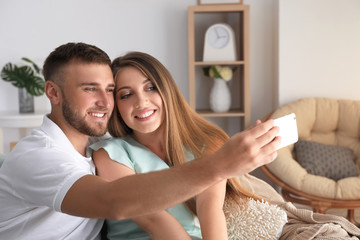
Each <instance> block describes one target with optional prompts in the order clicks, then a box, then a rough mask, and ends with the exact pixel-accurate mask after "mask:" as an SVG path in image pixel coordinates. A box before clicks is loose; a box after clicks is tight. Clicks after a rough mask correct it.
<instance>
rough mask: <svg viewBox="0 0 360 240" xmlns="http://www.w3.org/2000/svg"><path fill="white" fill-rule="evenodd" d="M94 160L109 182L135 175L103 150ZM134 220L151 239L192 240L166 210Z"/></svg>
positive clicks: (99, 151)
mask: <svg viewBox="0 0 360 240" xmlns="http://www.w3.org/2000/svg"><path fill="white" fill-rule="evenodd" d="M93 160H94V162H95V165H96V171H97V175H98V176H100V177H102V178H104V179H106V180H108V181H114V180H117V179H119V178H121V177H125V176H128V175H133V174H135V172H134V171H133V170H132V169H130V168H128V167H126V166H125V165H123V164H120V163H118V162H115V161H113V160H112V159H110V157H109V155H108V154H107V152H106V151H105V150H104V149H103V148H101V149H99V150H98V151H94V153H93ZM125 194H126V193H125ZM132 220H133V221H134V222H135V223H136V224H138V225H139V227H141V228H142V229H143V230H144V231H146V232H147V233H148V234H149V236H150V237H151V239H154V240H168V239H173V240H191V237H190V236H189V234H188V233H187V232H186V231H185V229H184V228H183V226H182V225H181V224H180V223H179V222H178V221H177V220H176V219H175V218H174V217H173V216H172V215H171V214H169V213H168V212H166V211H165V210H163V211H160V212H157V213H153V214H148V215H143V216H139V217H136V218H133V219H132Z"/></svg>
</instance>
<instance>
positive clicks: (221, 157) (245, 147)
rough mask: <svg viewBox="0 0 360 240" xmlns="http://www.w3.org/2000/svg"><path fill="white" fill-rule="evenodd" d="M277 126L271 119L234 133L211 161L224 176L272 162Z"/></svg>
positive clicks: (240, 173) (275, 153) (246, 171)
mask: <svg viewBox="0 0 360 240" xmlns="http://www.w3.org/2000/svg"><path fill="white" fill-rule="evenodd" d="M278 132H279V128H278V127H276V126H274V121H273V120H272V119H270V120H268V121H266V122H264V123H261V122H260V121H257V122H256V124H255V125H254V126H252V127H251V128H249V129H248V130H245V131H243V132H239V133H237V134H235V135H234V136H233V137H232V138H230V140H229V141H228V142H226V143H225V144H224V146H223V147H222V148H220V149H219V150H218V151H217V152H216V153H215V154H214V155H213V157H214V158H215V159H214V158H212V159H211V161H213V163H211V164H215V165H218V170H219V171H221V172H222V174H223V177H224V178H231V177H236V176H239V175H242V174H245V173H249V172H251V171H252V170H254V169H255V168H258V167H260V166H262V165H264V164H268V163H270V162H272V161H273V160H274V159H275V158H276V156H277V152H276V147H277V146H278V145H279V144H280V138H279V137H276V135H277V133H278Z"/></svg>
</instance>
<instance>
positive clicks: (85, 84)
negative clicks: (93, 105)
mask: <svg viewBox="0 0 360 240" xmlns="http://www.w3.org/2000/svg"><path fill="white" fill-rule="evenodd" d="M79 85H80V86H99V85H100V84H99V83H97V82H83V83H80V84H79ZM108 87H115V83H110V84H108Z"/></svg>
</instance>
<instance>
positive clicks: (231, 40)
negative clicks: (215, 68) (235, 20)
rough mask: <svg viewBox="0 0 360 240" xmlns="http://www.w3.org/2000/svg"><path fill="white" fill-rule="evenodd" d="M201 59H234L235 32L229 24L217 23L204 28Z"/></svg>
mask: <svg viewBox="0 0 360 240" xmlns="http://www.w3.org/2000/svg"><path fill="white" fill-rule="evenodd" d="M203 61H236V47H235V34H234V30H233V29H232V28H231V26H230V25H229V24H226V23H217V24H214V25H211V26H210V27H209V28H208V29H207V30H206V33H205V39H204V54H203Z"/></svg>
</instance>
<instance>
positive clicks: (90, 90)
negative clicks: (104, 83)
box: [85, 87, 95, 92]
mask: <svg viewBox="0 0 360 240" xmlns="http://www.w3.org/2000/svg"><path fill="white" fill-rule="evenodd" d="M85 91H89V92H93V91H95V88H90V87H89V88H85Z"/></svg>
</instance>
